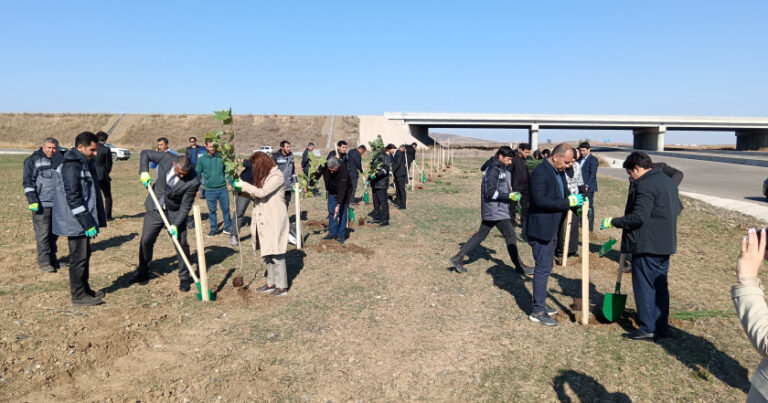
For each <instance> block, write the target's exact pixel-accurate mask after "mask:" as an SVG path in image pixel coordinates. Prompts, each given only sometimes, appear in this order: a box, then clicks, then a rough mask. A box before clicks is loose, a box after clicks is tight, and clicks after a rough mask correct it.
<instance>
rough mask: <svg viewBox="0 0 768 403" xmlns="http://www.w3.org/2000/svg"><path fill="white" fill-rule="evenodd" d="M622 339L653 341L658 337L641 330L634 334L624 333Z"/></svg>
mask: <svg viewBox="0 0 768 403" xmlns="http://www.w3.org/2000/svg"><path fill="white" fill-rule="evenodd" d="M621 337H624V338H625V339H630V340H648V341H650V340H653V339H655V338H656V335H655V334H654V333H653V332H651V333H646V332H643V331H641V330H635V331H634V332H629V333H624V334H622V335H621Z"/></svg>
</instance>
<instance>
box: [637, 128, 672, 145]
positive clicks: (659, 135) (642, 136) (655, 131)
mask: <svg viewBox="0 0 768 403" xmlns="http://www.w3.org/2000/svg"><path fill="white" fill-rule="evenodd" d="M666 132H667V127H666V126H659V127H644V128H642V129H634V130H632V134H633V135H634V141H633V148H634V149H635V150H649V151H664V134H666Z"/></svg>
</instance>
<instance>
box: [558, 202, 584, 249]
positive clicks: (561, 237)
mask: <svg viewBox="0 0 768 403" xmlns="http://www.w3.org/2000/svg"><path fill="white" fill-rule="evenodd" d="M571 211H572V213H571V234H570V235H569V236H568V255H573V254H574V253H576V252H577V251H578V250H579V223H580V222H581V217H580V216H578V215H577V214H576V212H575V211H573V210H571ZM563 217H564V218H563V220H562V222H561V223H560V230H559V231H557V247H556V248H555V257H562V256H563V247H565V229H566V227H567V224H568V223H566V222H565V217H568V214H567V213H566V214H563Z"/></svg>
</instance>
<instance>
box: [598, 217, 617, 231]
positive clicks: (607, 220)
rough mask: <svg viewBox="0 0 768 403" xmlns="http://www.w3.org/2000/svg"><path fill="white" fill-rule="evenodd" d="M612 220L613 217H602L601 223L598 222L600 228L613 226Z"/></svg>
mask: <svg viewBox="0 0 768 403" xmlns="http://www.w3.org/2000/svg"><path fill="white" fill-rule="evenodd" d="M612 220H613V217H607V218H603V223H602V224H600V229H606V228H614V227H613V223H612V222H611V221H612Z"/></svg>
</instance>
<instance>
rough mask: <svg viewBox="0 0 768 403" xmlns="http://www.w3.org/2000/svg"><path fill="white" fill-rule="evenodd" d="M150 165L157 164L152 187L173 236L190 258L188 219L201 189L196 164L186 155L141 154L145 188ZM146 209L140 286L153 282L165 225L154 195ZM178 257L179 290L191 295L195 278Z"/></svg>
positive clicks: (137, 278) (145, 152) (147, 182)
mask: <svg viewBox="0 0 768 403" xmlns="http://www.w3.org/2000/svg"><path fill="white" fill-rule="evenodd" d="M150 162H154V163H156V164H157V171H158V174H157V183H155V184H153V185H152V189H153V190H154V191H155V196H157V199H158V201H159V202H160V206H161V208H162V209H163V210H164V211H165V213H166V216H167V218H168V222H169V223H170V224H171V229H170V234H171V236H172V237H174V238H177V239H178V240H179V244H181V247H182V249H183V250H184V253H185V254H186V255H187V256H189V245H188V244H187V216H188V215H189V211H190V210H191V209H192V204H193V203H194V202H195V195H196V193H197V190H198V189H199V188H200V179H199V177H198V176H197V173H196V172H195V171H194V170H193V169H192V163H191V162H190V161H189V158H188V157H187V156H186V155H179V156H176V155H174V154H171V153H167V152H160V151H153V150H144V151H142V152H141V159H140V161H139V171H140V172H141V177H140V179H141V183H142V184H143V185H144V186H149V185H150V184H151V182H152V179H151V177H150V175H149V163H150ZM144 207H145V208H146V209H147V213H146V214H145V215H144V227H143V228H142V230H141V246H139V267H138V269H136V276H135V277H134V279H133V281H134V282H139V283H143V282H146V281H149V279H150V276H149V263H150V262H151V261H152V252H153V249H154V246H155V241H156V240H157V236H158V234H159V233H160V231H161V230H162V229H163V228H164V226H165V225H164V223H163V219H162V217H161V216H160V212H159V211H158V209H157V206H156V205H155V203H154V201H153V200H152V198H151V196H149V195H147V200H145V202H144ZM176 254H177V256H178V260H179V281H180V283H179V290H181V291H183V292H187V291H189V288H190V284H192V279H191V278H190V274H189V270H188V269H187V266H186V265H185V264H184V259H183V258H182V256H181V254H180V252H179V251H178V250H177V251H176Z"/></svg>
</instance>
